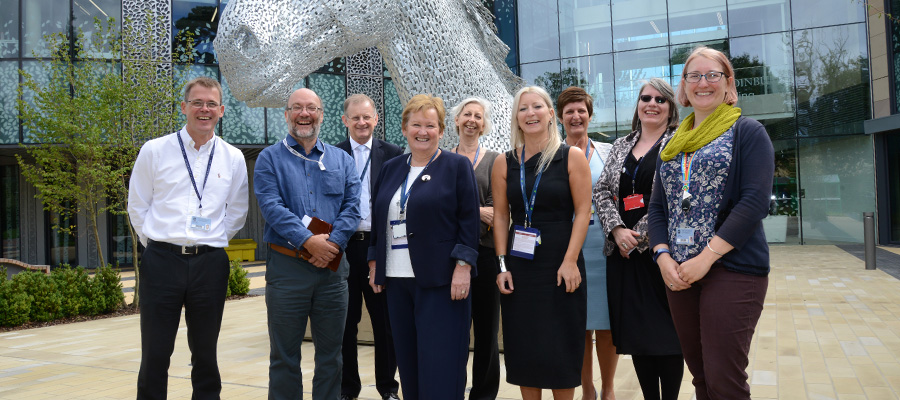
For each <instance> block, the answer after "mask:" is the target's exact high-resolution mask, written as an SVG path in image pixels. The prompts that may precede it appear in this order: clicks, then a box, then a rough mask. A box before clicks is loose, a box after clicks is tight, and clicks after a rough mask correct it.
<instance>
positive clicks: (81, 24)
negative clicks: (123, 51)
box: [72, 0, 122, 58]
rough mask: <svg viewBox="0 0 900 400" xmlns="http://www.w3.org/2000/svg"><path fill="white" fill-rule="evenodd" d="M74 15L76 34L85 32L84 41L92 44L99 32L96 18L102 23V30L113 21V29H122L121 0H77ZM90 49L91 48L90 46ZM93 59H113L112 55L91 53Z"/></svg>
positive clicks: (74, 5) (73, 22) (73, 9)
mask: <svg viewBox="0 0 900 400" xmlns="http://www.w3.org/2000/svg"><path fill="white" fill-rule="evenodd" d="M72 14H73V15H74V17H75V19H74V20H73V21H72V24H73V25H74V28H75V32H76V33H77V32H78V31H79V30H81V31H82V32H84V39H85V40H86V41H88V42H91V41H92V39H93V34H94V32H96V31H97V29H96V26H95V24H94V18H98V19H99V20H100V22H101V23H102V25H101V26H102V29H106V27H107V21H108V20H109V19H110V18H112V19H113V24H114V25H113V27H114V28H115V30H116V31H120V30H121V28H122V1H121V0H75V1H74V2H73V8H72ZM88 48H91V47H90V46H88ZM89 55H90V56H92V57H107V58H109V57H112V54H111V53H104V54H97V53H94V52H90V53H89Z"/></svg>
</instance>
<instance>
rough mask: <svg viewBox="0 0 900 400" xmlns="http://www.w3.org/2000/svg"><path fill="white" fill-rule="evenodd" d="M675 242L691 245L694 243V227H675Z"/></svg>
mask: <svg viewBox="0 0 900 400" xmlns="http://www.w3.org/2000/svg"><path fill="white" fill-rule="evenodd" d="M675 244H680V245H686V246H690V245H693V244H694V229H693V228H675Z"/></svg>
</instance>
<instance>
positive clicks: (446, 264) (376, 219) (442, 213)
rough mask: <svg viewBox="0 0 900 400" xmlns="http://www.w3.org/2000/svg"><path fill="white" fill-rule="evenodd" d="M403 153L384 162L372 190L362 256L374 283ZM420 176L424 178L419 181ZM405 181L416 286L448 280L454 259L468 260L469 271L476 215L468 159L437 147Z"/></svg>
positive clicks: (381, 269) (474, 254)
mask: <svg viewBox="0 0 900 400" xmlns="http://www.w3.org/2000/svg"><path fill="white" fill-rule="evenodd" d="M408 158H409V156H408V155H406V156H400V157H395V158H393V159H391V160H388V161H387V162H385V163H384V167H382V170H381V173H379V174H378V182H376V183H375V190H374V193H373V194H372V199H373V201H372V242H371V244H370V246H369V254H368V260H369V261H371V260H375V266H376V268H375V283H376V284H379V285H383V284H384V278H385V259H386V254H387V241H386V240H387V239H388V238H387V237H386V236H387V226H388V225H387V213H388V206H389V205H390V204H389V203H390V201H391V198H393V197H394V194H395V193H396V192H397V189H398V188H399V187H400V185H401V184H402V183H403V181H404V180H405V179H406V176H407V174H408V173H409V165H408V164H407V159H408ZM425 175H428V176H429V177H430V179H429V180H427V181H423V180H422V179H421V177H422V176H425ZM411 183H412V185H411V186H410V189H409V190H410V192H409V202H408V203H407V206H406V220H407V221H406V233H407V239H408V242H409V257H410V260H411V261H412V268H413V272H414V273H415V275H416V283H417V284H418V285H420V286H422V287H438V286H443V285H449V284H450V281H451V280H452V277H453V270H454V269H455V268H456V260H464V261H466V262H467V263H468V264H469V265H471V266H472V276H475V275H476V273H477V271H476V269H475V264H476V260H477V259H478V235H479V233H480V228H481V226H480V224H479V222H480V221H481V220H480V217H479V210H478V187H477V186H476V184H475V173H474V171H473V170H472V163H471V162H470V161H469V160H468V159H467V158H466V157H463V156H461V155H458V154H453V153H451V152H449V151H442V152H441V154H440V156H439V157H437V158H435V159H434V162H432V163H431V165H430V166H428V168H425V170H424V171H423V172H422V174H421V175H420V179H416V180H415V181H413V182H411Z"/></svg>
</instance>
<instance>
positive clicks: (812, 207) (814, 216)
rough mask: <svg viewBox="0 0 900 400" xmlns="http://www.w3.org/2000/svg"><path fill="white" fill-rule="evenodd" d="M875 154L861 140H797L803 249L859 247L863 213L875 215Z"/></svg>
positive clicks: (856, 137)
mask: <svg viewBox="0 0 900 400" xmlns="http://www.w3.org/2000/svg"><path fill="white" fill-rule="evenodd" d="M873 151H874V150H873V148H872V139H871V138H870V137H868V136H864V135H852V136H842V137H835V138H808V139H804V138H801V139H800V151H799V160H798V164H799V172H800V176H801V179H802V181H803V188H802V190H801V194H800V209H801V214H802V222H801V226H802V232H803V242H804V243H805V244H834V243H862V241H863V212H869V211H875V178H874V177H875V167H874V159H873V157H872V153H873Z"/></svg>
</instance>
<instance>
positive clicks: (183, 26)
mask: <svg viewBox="0 0 900 400" xmlns="http://www.w3.org/2000/svg"><path fill="white" fill-rule="evenodd" d="M219 11H220V10H219V7H218V4H217V1H216V0H173V1H172V34H173V35H174V40H173V41H172V46H173V48H172V49H173V51H176V52H177V51H178V49H179V48H183V47H184V46H186V45H187V44H192V45H193V48H194V52H193V55H194V62H196V63H201V64H208V63H214V62H215V55H214V52H215V50H214V49H213V44H212V42H213V39H215V38H216V29H217V28H218V26H219V16H220V12H219ZM188 32H189V33H190V34H191V35H192V38H189V37H188V36H186V35H185V33H188Z"/></svg>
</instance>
